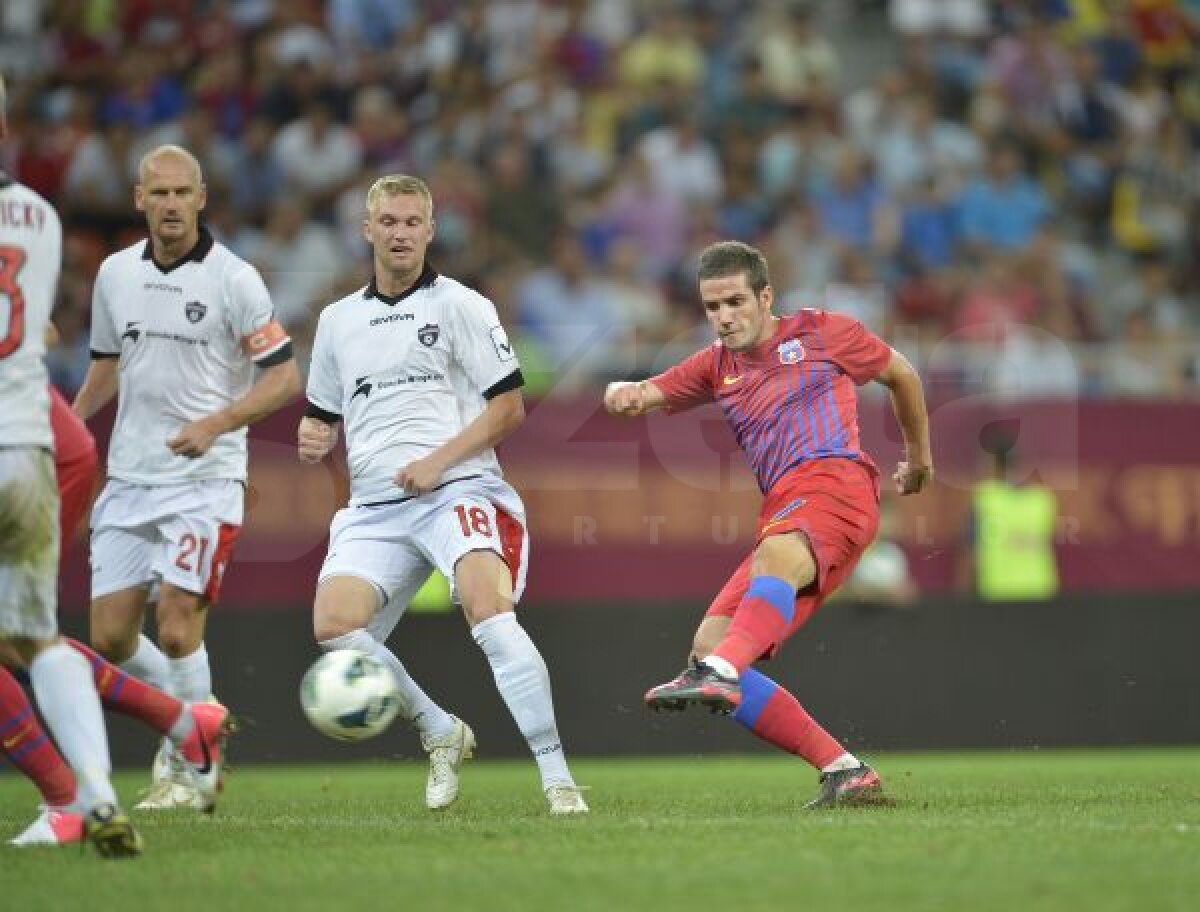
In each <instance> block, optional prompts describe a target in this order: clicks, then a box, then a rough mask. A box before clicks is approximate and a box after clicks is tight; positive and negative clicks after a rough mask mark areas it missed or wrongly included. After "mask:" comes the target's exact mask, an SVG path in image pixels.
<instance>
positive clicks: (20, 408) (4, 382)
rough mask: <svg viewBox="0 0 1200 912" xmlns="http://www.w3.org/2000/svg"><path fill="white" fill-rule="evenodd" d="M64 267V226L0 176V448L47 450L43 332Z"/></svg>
mask: <svg viewBox="0 0 1200 912" xmlns="http://www.w3.org/2000/svg"><path fill="white" fill-rule="evenodd" d="M61 266H62V223H61V222H60V221H59V219H58V214H57V213H56V212H55V211H54V207H53V206H51V205H50V204H49V203H48V202H46V200H44V199H42V198H41V197H40V196H38V194H36V193H34V192H33V191H32V190H30V189H29V188H28V187H26V186H24V185H22V184H18V183H16V182H15V181H13V180H12V179H10V178H9V177H8V176H7V175H6V174H4V173H3V172H2V171H0V446H37V447H47V448H49V447H52V446H53V445H54V437H53V434H52V433H51V431H50V390H49V385H48V384H49V379H48V376H47V373H46V361H45V358H46V326H47V324H48V323H49V322H50V311H51V310H52V309H53V307H54V297H55V294H56V291H57V288H58V273H59V269H60V268H61Z"/></svg>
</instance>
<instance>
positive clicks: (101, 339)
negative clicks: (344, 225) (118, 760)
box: [74, 145, 300, 809]
mask: <svg viewBox="0 0 1200 912" xmlns="http://www.w3.org/2000/svg"><path fill="white" fill-rule="evenodd" d="M134 202H135V204H136V206H137V208H138V210H139V211H141V212H143V213H144V214H145V216H146V225H147V228H148V229H149V235H150V236H149V239H148V240H147V241H145V242H139V243H137V244H134V245H133V246H131V247H127V248H126V249H124V250H121V251H118V252H117V253H114V254H112V255H111V256H109V257H108V258H107V259H106V260H105V261H104V262H103V264H101V266H100V270H99V272H98V273H97V276H96V282H95V286H94V290H93V296H92V337H91V348H92V363H91V366H90V368H89V370H88V373H87V377H86V379H85V380H84V384H83V387H82V389H80V391H79V394H78V395H77V396H76V398H75V404H74V407H75V411H76V412H77V413H78V414H79V415H80V417H82V418H83V419H84V420H87V419H89V418H91V417H92V416H93V415H94V414H95V413H96V412H97V411H98V410H99V409H100V408H102V407H103V406H104V405H105V404H107V403H108V402H109V401H110V400H111V399H112V398H113V396H114V395H115V396H116V397H117V418H116V424H115V425H114V427H113V432H112V437H111V439H110V442H109V452H108V482H107V484H106V485H105V487H104V490H103V491H102V492H101V494H100V497H99V498H98V499H97V501H96V505H95V508H94V509H93V512H92V537H91V559H92V606H91V639H92V644H93V646H94V647H95V648H96V650H97V651H98V652H100V653H101V654H102V655H104V656H105V657H106V658H108V659H109V660H110V661H113V662H117V663H119V664H120V665H121V667H122V668H123V669H124V670H126V671H128V672H129V673H131V674H133V675H135V676H137V677H140V678H142V679H144V680H146V681H149V682H150V683H152V684H155V685H157V686H158V687H161V688H162V689H164V690H166V691H168V692H169V693H172V694H173V695H174V696H176V697H178V698H179V699H181V700H187V701H202V700H205V699H207V698H208V697H209V695H210V694H211V691H212V673H211V670H210V667H209V660H208V653H207V651H206V650H205V648H204V631H205V620H206V615H207V610H208V608H209V607H211V605H212V604H213V603H214V602H215V601H216V598H217V595H218V592H219V590H220V585H221V581H222V578H223V576H224V573H225V570H226V567H227V565H228V562H229V560H230V556H231V554H232V549H233V544H234V541H235V540H236V538H237V535H238V532H239V531H240V529H241V525H242V515H243V506H244V494H245V482H246V472H247V448H246V433H247V431H246V429H247V426H248V425H250V424H252V423H253V422H255V421H257V420H259V419H260V418H263V417H264V416H266V415H269V414H270V413H272V412H274V411H275V410H276V409H278V408H280V407H281V406H283V405H285V404H286V403H287V402H288V401H289V400H291V399H292V398H293V397H294V396H295V395H296V394H297V393H298V392H299V390H300V375H299V372H298V371H297V368H296V363H295V361H294V359H293V358H292V346H291V340H290V339H289V338H288V335H287V333H286V332H285V331H284V329H283V327H282V326H280V324H279V323H278V322H277V321H276V320H275V317H274V313H273V309H272V305H271V299H270V296H269V295H268V293H267V289H266V286H265V284H264V283H263V280H262V278H261V277H260V276H259V274H258V272H257V271H256V270H255V269H254V267H253V266H251V265H250V264H249V263H246V262H245V261H244V260H241V259H240V258H238V257H237V256H235V255H234V254H233V253H232V252H230V251H229V250H228V249H227V248H226V247H224V246H223V245H222V244H220V243H218V242H216V241H215V240H214V239H213V237H212V235H211V234H209V232H208V230H207V229H206V228H205V226H204V225H203V224H201V221H200V213H201V211H202V210H203V209H204V204H205V187H204V182H203V176H202V175H201V171H200V165H199V164H198V163H197V161H196V159H195V157H193V156H192V155H191V154H190V153H189V152H188V151H187V150H185V149H183V148H180V147H179V146H170V145H168V146H160V147H158V148H156V149H154V150H152V151H150V152H149V153H147V154H146V156H145V157H144V158H143V159H142V161H141V163H140V165H139V167H138V183H137V186H136V187H135V189H134ZM155 591H157V594H158V598H157V613H156V618H157V624H158V644H157V645H156V644H155V643H153V642H152V641H151V640H150V639H149V638H148V637H147V636H145V634H143V633H142V626H143V621H144V615H145V609H146V605H147V602H148V600H149V598H150V596H151V594H152V593H153V592H155ZM170 759H171V758H170V757H169V751H168V750H167V749H166V744H165V742H164V749H163V750H161V751H160V752H159V756H158V758H157V759H156V762H155V774H154V779H155V782H154V785H153V786H152V788H151V790H150V794H149V795H147V796H146V798H145V799H144V800H143V801H142V802H141V803H140V804H138V805H137V807H139V808H146V809H155V808H171V807H179V806H199V804H198V802H199V801H200V797H199V796H198V795H197V794H196V793H195V790H194V789H193V788H192V787H191V785H190V781H189V778H188V777H187V776H186V775H183V774H182V772H181V771H180V769H179V764H178V758H175V762H174V764H172V763H171V762H169V761H170Z"/></svg>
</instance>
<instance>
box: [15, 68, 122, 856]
mask: <svg viewBox="0 0 1200 912" xmlns="http://www.w3.org/2000/svg"><path fill="white" fill-rule="evenodd" d="M6 133H7V122H6V119H5V86H4V82H3V78H2V77H0V139H3V138H4V136H5V134H6ZM61 264H62V225H61V224H60V222H59V219H58V215H57V213H55V211H54V208H53V207H52V206H51V205H50V204H49V203H48V202H46V201H45V200H44V199H42V198H41V197H40V196H38V195H37V194H36V193H34V192H33V191H32V190H30V189H29V188H27V187H23V186H21V185H20V184H18V183H16V182H15V181H13V180H12V179H11V178H10V177H8V176H7V175H6V174H4V173H3V172H0V640H2V641H3V642H4V644H5V645H6V646H8V647H9V650H10V651H11V652H13V653H15V654H16V656H17V658H18V660H19V661H20V663H21V664H22V665H23V666H25V667H26V668H27V669H28V670H29V677H30V680H31V682H32V684H33V692H34V696H35V698H36V699H37V703H38V707H39V708H40V709H41V711H42V716H43V718H45V720H46V724H47V725H48V726H49V728H50V730H51V732H52V733H53V735H54V738H55V740H56V741H58V744H59V746H60V747H61V748H62V751H63V753H64V754H65V755H66V758H67V762H68V763H70V765H71V768H72V769H73V770H74V772H75V775H76V777H77V778H78V783H79V792H78V801H79V802H80V804H81V805H82V806H83V808H84V810H85V811H86V812H87V815H88V817H87V821H86V824H85V826H86V828H87V833H88V835H89V837H90V838H91V840H92V842H93V843H94V844H95V845H96V848H97V849H99V851H100V853H101V854H102V855H104V856H106V857H122V856H131V855H137V854H139V853H140V852H141V850H142V841H141V837H140V836H139V835H138V833H137V831H136V830H135V829H134V828H133V826H132V825H131V824H130V822H129V817H128V816H126V814H125V813H124V812H123V811H122V810H121V809H120V807H119V806H118V804H117V796H116V793H115V792H114V791H113V787H112V783H111V782H110V781H109V774H110V771H111V763H110V760H109V754H108V736H107V734H106V732H105V729H104V718H103V716H102V714H101V709H100V697H99V695H98V694H97V693H96V687H95V684H94V682H93V680H92V671H91V668H90V666H89V665H88V662H87V660H86V659H85V658H84V657H83V656H82V655H80V654H79V653H78V652H76V651H75V650H74V649H72V648H71V647H70V646H68V645H67V644H66V643H64V642H63V640H62V639H61V638H60V637H59V635H58V618H57V608H58V552H59V544H60V542H59V532H58V486H57V483H56V481H55V476H54V456H53V452H52V447H53V445H54V440H53V436H52V434H51V430H50V393H49V389H48V384H49V379H48V376H47V373H46V365H45V361H44V358H45V354H46V345H45V334H46V326H47V324H48V323H49V322H50V310H51V307H52V306H53V303H54V296H55V290H56V288H57V286H58V273H59V269H60V267H61Z"/></svg>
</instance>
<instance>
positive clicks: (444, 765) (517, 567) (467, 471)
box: [298, 175, 588, 815]
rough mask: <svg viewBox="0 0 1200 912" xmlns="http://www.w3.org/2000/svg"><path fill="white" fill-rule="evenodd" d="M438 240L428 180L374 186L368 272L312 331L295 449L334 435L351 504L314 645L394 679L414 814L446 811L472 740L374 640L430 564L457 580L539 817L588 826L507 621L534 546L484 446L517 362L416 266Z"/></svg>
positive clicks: (474, 298) (470, 303)
mask: <svg viewBox="0 0 1200 912" xmlns="http://www.w3.org/2000/svg"><path fill="white" fill-rule="evenodd" d="M433 234H434V221H433V201H432V199H431V198H430V195H429V188H428V187H426V185H425V183H424V182H423V181H421V180H419V179H417V178H414V177H407V176H404V175H393V176H389V177H383V178H380V179H379V180H378V181H376V182H375V184H374V185H373V186H372V187H371V189H370V190H369V192H368V193H367V199H366V218H365V219H364V221H363V235H364V237H365V238H366V240H367V243H369V244H370V245H371V247H372V250H373V263H374V275H373V277H372V279H371V281H370V283H369V284H368V285H367V286H366V287H365V288H361V289H359V290H358V291H356V292H354V293H353V294H350V295H347V296H346V297H345V298H342V299H341V300H339V301H335V302H334V303H332V304H330V305H329V306H328V307H326V308H325V310H324V311H323V312H322V313H321V317H320V321H319V323H318V326H317V334H316V339H315V341H314V343H313V356H312V362H311V366H310V370H309V380H308V402H309V405H308V411H307V413H306V415H305V417H304V418H303V419H302V420H301V422H300V428H299V431H298V445H299V454H300V458H301V459H302V460H304V461H306V462H318V461H320V460H321V459H323V458H324V457H325V455H326V454H327V453H328V452H329V451H330V450H331V449H333V446H334V444H335V443H336V442H337V427H338V424H339V423H344V424H345V427H346V451H347V457H348V461H349V465H350V481H351V492H350V503H349V505H348V506H346V507H345V508H344V509H342V510H339V511H338V513H337V515H336V516H335V517H334V519H333V524H332V526H331V528H330V533H329V552H328V554H327V555H326V558H325V563H324V565H323V566H322V568H321V573H320V576H319V579H318V584H317V594H316V600H315V604H314V606H313V625H314V633H315V635H316V639H317V641H318V643H319V645H320V646H321V648H322V649H325V650H333V649H357V650H359V651H361V652H366V653H369V654H371V655H374V656H375V657H377V658H379V659H380V660H381V661H383V662H384V663H385V664H386V665H388V667H390V668H391V669H392V671H393V672H394V673H395V675H396V678H397V681H398V682H399V684H400V688H401V692H402V694H403V699H402V700H401V704H402V713H403V714H404V715H405V717H406V718H408V720H409V721H410V722H411V723H412V724H413V725H414V727H415V728H416V729H417V730H418V732H419V733H420V735H421V741H422V744H423V745H424V747H425V749H426V751H428V753H429V755H430V769H429V779H428V781H427V784H426V793H425V800H426V805H427V806H428V807H429V808H431V809H437V808H442V807H445V806H447V805H448V804H450V803H451V802H453V801H454V800H455V798H456V797H457V796H458V770H459V767H460V765H461V764H462V761H463V760H465V759H466V758H468V757H470V755H471V752H472V750H473V749H474V746H475V737H474V735H473V733H472V732H471V729H470V728H469V727H468V726H467V725H466V723H464V722H462V721H461V720H459V719H457V718H455V717H454V716H452V715H450V714H448V713H447V712H446V711H445V710H443V709H442V708H441V707H439V706H438V705H437V704H436V703H434V702H433V700H431V699H430V698H429V697H428V696H427V695H426V694H425V693H424V692H423V691H422V690H421V688H420V687H418V686H417V684H416V682H414V681H413V680H412V678H411V677H410V676H409V675H408V673H407V672H406V671H405V669H404V666H403V665H402V664H401V662H400V660H399V659H397V658H396V656H395V655H394V654H393V653H392V652H391V651H390V650H389V649H388V648H387V647H386V646H385V645H384V643H385V642H386V640H387V638H388V635H389V634H390V633H391V632H392V630H393V629H394V628H395V627H396V624H397V622H398V621H399V620H400V616H401V615H402V614H403V613H404V610H405V608H407V607H408V603H409V600H410V599H411V598H412V597H413V595H414V594H415V593H416V591H417V590H418V589H419V588H420V586H421V584H422V583H423V582H424V581H425V579H426V578H427V577H428V576H429V574H430V572H431V570H432V569H433V568H437V569H438V570H440V571H441V572H442V573H443V574H444V575H445V577H446V578H447V579H449V580H451V581H452V585H453V588H454V593H455V597H456V601H458V602H459V604H461V606H462V609H463V612H464V614H465V615H466V619H467V622H468V624H470V627H471V635H472V636H473V637H474V639H475V641H476V643H478V644H479V646H480V648H481V649H482V650H483V653H484V655H485V656H486V657H487V660H488V662H489V664H490V665H491V667H492V673H493V675H494V676H495V679H496V687H497V688H498V689H499V691H500V695H501V697H503V699H504V702H505V703H506V704H507V705H508V708H509V710H510V711H511V712H512V715H513V718H514V719H515V720H516V723H517V727H518V728H519V729H520V731H521V734H522V735H524V736H525V739H526V741H527V742H528V744H529V748H530V750H531V751H532V753H533V756H534V759H535V760H536V761H537V765H538V769H539V772H540V773H541V780H542V788H543V791H544V793H545V795H546V799H547V801H548V802H549V805H550V812H551V813H552V814H559V815H561V814H582V813H586V812H587V810H588V808H587V804H586V803H585V802H584V800H583V796H582V794H581V792H580V789H579V787H578V786H577V785H576V784H575V780H574V779H573V778H572V776H571V772H570V770H569V769H568V767H567V762H566V758H565V756H564V754H563V748H562V742H561V740H560V739H559V735H558V726H557V723H556V721H555V718H554V706H553V700H552V697H551V692H550V678H549V675H548V673H547V671H546V663H545V662H544V661H543V660H542V656H541V654H540V653H539V652H538V650H537V647H536V646H535V645H534V644H533V641H532V640H531V639H530V638H529V636H528V634H527V633H526V632H525V630H524V629H523V628H522V627H521V625H520V623H518V621H517V616H516V614H515V613H514V611H513V608H514V606H515V604H516V602H517V601H518V599H519V598H520V596H521V591H522V590H523V589H524V586H525V569H526V563H527V560H528V556H529V538H528V535H527V533H526V527H525V510H524V507H523V505H522V504H521V499H520V497H519V496H518V495H517V492H516V491H514V490H513V489H512V488H511V487H510V486H509V485H508V483H507V482H506V481H505V480H504V478H503V476H502V475H501V472H500V465H499V463H498V462H497V460H496V454H495V452H494V450H493V447H495V446H496V444H497V443H499V442H500V441H501V440H503V439H504V438H505V437H507V436H508V435H509V434H511V433H512V432H513V431H514V430H515V429H516V428H517V427H518V426H519V425H520V424H521V421H522V419H523V418H524V416H525V409H524V405H523V401H522V398H521V389H520V388H521V385H522V384H523V382H524V381H523V380H522V377H521V370H520V365H519V364H518V363H517V358H516V355H515V353H514V352H513V348H512V345H511V344H510V343H509V341H508V338H507V336H506V335H505V333H504V329H503V327H502V326H501V325H500V320H499V319H498V317H497V316H496V308H495V307H494V306H493V305H492V302H491V301H489V300H488V299H487V298H485V297H483V296H482V295H480V294H478V293H476V292H475V291H472V290H471V289H470V288H467V287H466V286H464V285H462V284H460V283H459V282H456V281H455V280H454V279H451V278H448V277H446V276H440V275H438V274H437V273H436V272H435V271H434V270H433V268H432V267H431V266H430V265H429V264H428V263H427V262H426V261H425V252H426V249H427V248H428V246H429V243H430V242H431V241H432V240H433Z"/></svg>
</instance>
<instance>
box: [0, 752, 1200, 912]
mask: <svg viewBox="0 0 1200 912" xmlns="http://www.w3.org/2000/svg"><path fill="white" fill-rule="evenodd" d="M873 759H874V761H875V763H876V766H877V767H878V768H879V769H880V771H881V772H882V773H883V774H884V776H885V780H886V781H887V783H888V786H889V788H890V790H891V791H892V793H893V794H894V795H895V797H896V798H897V800H898V804H897V806H896V807H894V808H890V809H876V810H858V811H841V812H836V813H817V814H812V813H803V812H801V811H800V805H801V804H802V803H803V802H804V801H805V800H807V799H808V798H809V797H810V796H811V794H812V793H813V790H814V785H815V781H814V777H813V775H812V774H811V772H809V771H808V770H807V768H805V767H803V766H802V765H801V764H799V763H798V762H794V761H793V762H789V761H788V760H787V759H786V758H731V757H699V756H697V757H687V758H673V759H660V760H584V761H579V762H578V763H576V773H577V775H578V776H579V779H580V781H581V782H584V783H587V784H589V785H590V786H592V789H591V791H590V792H589V793H588V799H589V801H590V802H591V805H592V814H591V816H590V817H588V818H586V819H565V820H560V819H550V818H549V817H548V816H547V815H546V813H545V806H544V802H543V800H542V797H541V794H540V791H539V790H538V786H537V780H536V776H535V773H534V767H533V765H532V763H516V762H513V763H498V762H474V763H472V764H470V765H468V766H467V768H466V769H465V770H464V776H463V796H462V798H461V799H460V801H459V803H458V804H457V805H455V806H454V807H453V808H451V809H450V810H448V811H446V812H443V813H441V814H439V815H434V814H431V813H430V812H428V811H426V810H425V808H424V806H423V805H422V803H421V796H422V788H423V782H424V767H423V765H422V764H420V763H418V762H416V761H405V762H397V763H382V762H381V763H377V764H368V765H346V766H334V767H328V766H323V767H295V768H282V767H248V768H242V769H238V770H236V771H235V772H234V773H233V775H231V777H230V780H229V787H228V790H227V793H226V797H225V800H224V802H223V803H222V805H221V807H220V808H219V809H218V811H217V813H216V815H215V816H214V817H212V818H203V817H201V816H199V815H197V814H194V813H189V812H183V811H179V812H167V813H162V814H157V815H154V814H139V815H137V817H138V820H139V822H140V824H141V827H142V831H143V834H144V836H145V839H146V846H147V848H146V854H145V855H144V856H143V857H142V858H141V859H138V860H135V861H124V862H104V861H101V860H99V859H98V858H97V857H96V856H95V855H94V853H92V852H91V851H90V850H89V851H87V852H81V851H79V849H78V847H75V848H68V849H38V850H17V849H13V848H11V847H8V846H4V847H2V848H0V908H3V909H6V910H8V909H11V910H22V912H32V910H41V909H47V910H70V909H90V910H111V912H131V910H142V909H146V910H158V909H162V910H174V912H180V910H204V912H219V910H241V909H248V910H252V912H272V910H276V909H279V910H288V912H299V910H309V909H312V910H322V912H340V910H347V909H353V910H357V909H363V910H440V909H454V910H486V912H496V910H509V909H512V910H534V912H540V910H559V909H563V910H572V912H575V910H604V912H634V910H643V909H644V910H652V912H664V910H674V909H688V910H690V912H695V910H705V912H725V910H729V912H734V910H736V912H743V910H751V909H770V910H788V909H803V910H814V912H872V910H880V912H884V910H886V912H901V910H941V909H945V910H956V912H958V910H965V912H987V910H998V912H1017V910H1020V912H1037V910H1063V912H1074V910H1080V912H1083V910H1086V912H1105V910H1125V909H1128V910H1138V912H1154V910H1167V909H1170V910H1181V912H1182V910H1195V909H1200V750H1193V749H1165V750H1130V751H1117V750H1096V751H1054V752H1051V751H1034V752H1003V753H1001V752H979V753H957V754H888V755H883V756H878V757H875V758H873ZM144 779H145V773H136V774H135V773H123V774H121V775H120V776H119V777H118V788H119V789H120V791H121V792H122V794H123V795H124V796H125V797H126V799H127V800H128V799H131V798H132V797H133V796H134V794H135V792H136V789H137V788H138V787H139V786H140V785H142V784H144ZM34 805H35V793H34V792H33V790H32V788H31V787H30V786H29V785H28V784H27V783H25V782H24V781H23V780H22V779H21V778H20V777H19V776H17V775H15V774H14V775H9V774H5V775H3V776H0V832H3V833H4V834H5V835H6V836H8V835H11V834H15V833H16V832H18V831H19V830H20V829H21V828H22V827H23V826H24V825H25V824H26V823H27V822H28V821H29V820H30V819H31V818H32V812H33V809H34Z"/></svg>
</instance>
